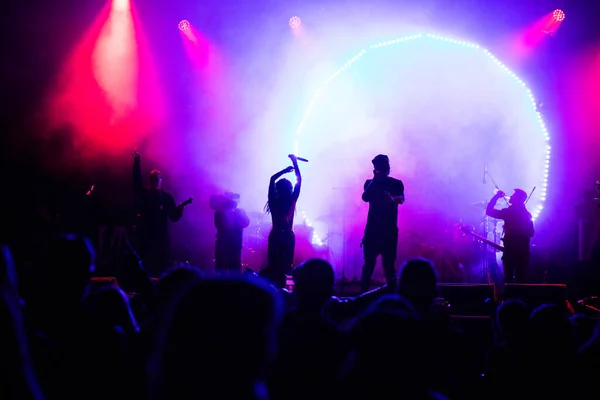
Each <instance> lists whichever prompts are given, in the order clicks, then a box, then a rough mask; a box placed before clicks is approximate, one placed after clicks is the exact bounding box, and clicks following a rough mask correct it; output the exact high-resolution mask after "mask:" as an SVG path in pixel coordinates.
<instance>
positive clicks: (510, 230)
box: [485, 189, 535, 283]
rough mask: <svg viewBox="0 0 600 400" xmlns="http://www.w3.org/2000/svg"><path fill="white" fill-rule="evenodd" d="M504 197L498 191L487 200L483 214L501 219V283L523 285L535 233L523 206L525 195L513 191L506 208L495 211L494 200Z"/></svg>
mask: <svg viewBox="0 0 600 400" xmlns="http://www.w3.org/2000/svg"><path fill="white" fill-rule="evenodd" d="M504 196H505V193H504V192H503V191H501V190H499V191H498V193H496V194H495V195H494V197H492V199H491V200H490V202H489V204H488V205H487V208H486V210H485V212H486V214H487V215H488V216H490V217H492V218H496V219H501V220H504V237H503V238H502V242H503V243H504V254H503V255H502V264H503V266H504V280H505V282H517V283H523V282H525V272H526V270H527V266H528V265H529V259H530V251H531V250H530V242H531V238H532V237H533V235H534V234H535V229H534V227H533V219H532V217H531V213H529V211H527V208H526V207H525V202H526V201H527V193H526V192H525V191H524V190H521V189H515V192H514V193H513V195H512V196H510V200H509V203H510V206H509V207H508V208H504V209H502V210H497V209H495V208H494V207H495V206H496V202H497V201H498V199H500V198H502V197H504Z"/></svg>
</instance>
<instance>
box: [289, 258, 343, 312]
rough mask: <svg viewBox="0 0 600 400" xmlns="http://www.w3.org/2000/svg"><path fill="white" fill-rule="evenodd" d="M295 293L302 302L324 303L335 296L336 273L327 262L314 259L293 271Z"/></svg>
mask: <svg viewBox="0 0 600 400" xmlns="http://www.w3.org/2000/svg"><path fill="white" fill-rule="evenodd" d="M292 276H293V278H294V293H295V294H296V296H297V297H298V300H299V301H300V302H314V303H324V302H325V301H327V300H329V299H330V298H331V296H333V292H334V285H335V273H334V272H333V267H332V266H331V264H329V263H328V262H327V261H325V260H321V259H318V258H313V259H310V260H308V261H305V262H304V263H302V264H300V265H299V266H298V267H296V268H294V270H293V271H292Z"/></svg>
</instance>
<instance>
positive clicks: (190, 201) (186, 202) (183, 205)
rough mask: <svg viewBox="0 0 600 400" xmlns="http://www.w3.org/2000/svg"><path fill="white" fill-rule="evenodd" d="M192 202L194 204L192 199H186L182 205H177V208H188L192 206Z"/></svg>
mask: <svg viewBox="0 0 600 400" xmlns="http://www.w3.org/2000/svg"><path fill="white" fill-rule="evenodd" d="M193 202H194V198H193V197H190V198H189V199H187V200H186V201H184V202H183V203H181V204H179V206H181V208H184V207H185V206H188V205H190V204H192V203H193Z"/></svg>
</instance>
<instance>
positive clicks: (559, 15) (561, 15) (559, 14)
mask: <svg viewBox="0 0 600 400" xmlns="http://www.w3.org/2000/svg"><path fill="white" fill-rule="evenodd" d="M552 18H554V20H555V21H556V22H562V21H563V20H564V19H565V12H564V11H563V10H554V12H553V13H552Z"/></svg>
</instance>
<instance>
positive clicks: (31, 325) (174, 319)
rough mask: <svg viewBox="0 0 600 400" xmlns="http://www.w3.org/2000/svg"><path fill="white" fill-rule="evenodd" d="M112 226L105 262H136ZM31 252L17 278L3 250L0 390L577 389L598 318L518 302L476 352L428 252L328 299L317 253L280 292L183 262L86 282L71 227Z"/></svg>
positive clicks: (295, 394) (396, 393)
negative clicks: (151, 274)
mask: <svg viewBox="0 0 600 400" xmlns="http://www.w3.org/2000/svg"><path fill="white" fill-rule="evenodd" d="M116 235H117V236H118V239H119V240H118V241H116V242H115V243H114V246H113V249H114V251H113V254H110V257H108V256H107V255H106V254H105V255H104V258H103V260H102V261H103V262H105V263H106V262H112V263H116V265H119V266H120V268H127V269H129V270H133V271H136V268H141V265H140V263H141V261H140V260H139V259H137V258H135V257H133V258H132V256H133V253H132V252H131V251H126V250H127V249H128V246H127V243H128V239H127V237H126V233H124V232H117V233H116ZM32 251H35V250H34V249H32ZM38 258H39V260H40V261H39V262H40V265H39V266H37V268H36V275H35V276H33V277H32V276H28V277H27V279H25V280H22V281H19V279H17V278H18V277H17V269H18V268H17V267H16V265H15V264H18V262H17V261H15V260H13V257H12V256H11V253H10V250H9V248H8V247H2V281H1V282H2V286H1V287H2V317H3V320H2V325H1V326H2V331H3V332H2V333H3V334H2V339H1V340H2V350H3V352H2V375H1V376H2V377H3V380H2V385H0V386H1V391H2V392H1V397H2V398H3V399H12V398H15V399H36V400H37V399H64V398H68V397H76V398H109V397H111V398H127V399H135V398H139V399H156V400H162V399H188V398H189V399H192V398H194V399H198V398H207V399H228V398H236V399H274V400H278V399H306V398H308V397H309V396H313V397H319V398H331V399H359V398H360V399H364V398H371V399H392V398H394V399H401V398H406V399H446V398H448V399H462V398H507V397H509V396H519V397H520V396H530V397H535V398H544V397H557V396H567V395H568V396H569V397H571V398H588V397H592V396H594V393H595V390H594V388H593V386H592V387H591V388H590V385H589V383H590V382H593V381H592V380H593V379H594V378H595V377H597V376H598V372H600V361H599V360H600V357H599V354H598V353H599V349H600V328H596V330H595V331H594V332H593V334H592V335H591V336H590V335H589V334H585V333H582V331H581V330H580V329H579V322H580V321H579V318H577V317H573V316H571V315H570V314H569V313H568V311H567V310H566V309H562V308H560V307H558V306H556V305H542V306H540V307H538V308H536V309H534V310H531V309H530V308H529V306H528V305H527V304H525V303H523V302H521V301H518V300H508V301H505V302H503V303H501V304H499V305H498V307H497V309H496V310H494V312H493V314H492V315H491V316H490V317H491V318H490V319H489V323H490V328H491V329H492V330H493V332H494V343H493V344H492V346H491V348H489V349H487V352H486V353H485V354H484V357H477V356H474V354H475V353H476V352H474V351H473V348H472V347H473V346H474V343H473V342H472V341H471V340H469V339H468V338H469V335H468V333H467V332H465V331H463V330H462V329H460V328H459V327H458V326H457V325H456V324H455V322H454V321H453V319H452V318H451V317H450V315H449V312H448V309H447V307H446V304H445V303H444V302H441V301H440V300H439V299H438V291H437V274H436V270H435V266H434V265H433V264H432V263H431V262H430V261H428V260H426V259H411V260H407V261H406V262H405V263H404V264H403V266H402V268H401V269H400V271H399V274H398V279H397V281H394V282H390V283H388V284H387V285H386V286H383V287H381V288H379V289H376V290H374V291H371V292H367V293H365V294H362V295H360V296H358V297H354V298H338V297H335V296H334V284H335V277H334V271H333V268H332V266H331V265H330V264H329V263H328V262H327V261H324V260H321V259H311V260H307V261H306V262H304V263H303V264H301V265H299V266H296V267H295V268H294V270H293V275H292V276H293V280H294V283H295V285H294V288H293V290H292V291H291V292H290V291H287V290H285V289H279V288H277V287H275V286H273V285H271V284H270V283H269V282H268V281H267V280H265V279H263V278H261V277H259V276H257V275H256V274H254V273H251V272H246V273H243V274H239V275H238V276H230V277H226V278H223V277H212V276H210V275H209V274H208V273H203V272H202V271H201V269H199V268H196V267H193V266H189V265H181V266H173V267H171V268H169V269H167V270H166V271H165V272H164V273H163V275H162V276H161V277H160V279H158V280H152V279H147V278H144V275H143V274H139V275H136V274H135V273H131V274H129V283H128V285H129V288H122V287H119V286H117V285H116V284H115V282H112V281H111V282H96V281H93V280H92V279H91V278H92V276H93V273H94V268H95V265H96V262H97V261H100V260H99V259H97V258H96V254H95V250H94V248H93V246H92V245H91V243H90V241H89V240H88V239H86V238H85V237H82V236H79V235H62V236H58V237H55V238H53V239H52V240H51V242H50V243H49V244H48V245H47V251H45V252H44V253H43V255H41V256H40V257H38ZM132 277H133V278H132ZM136 277H137V278H136ZM125 281H126V280H125ZM132 288H133V289H135V290H131V289H132ZM586 389H587V390H586Z"/></svg>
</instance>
